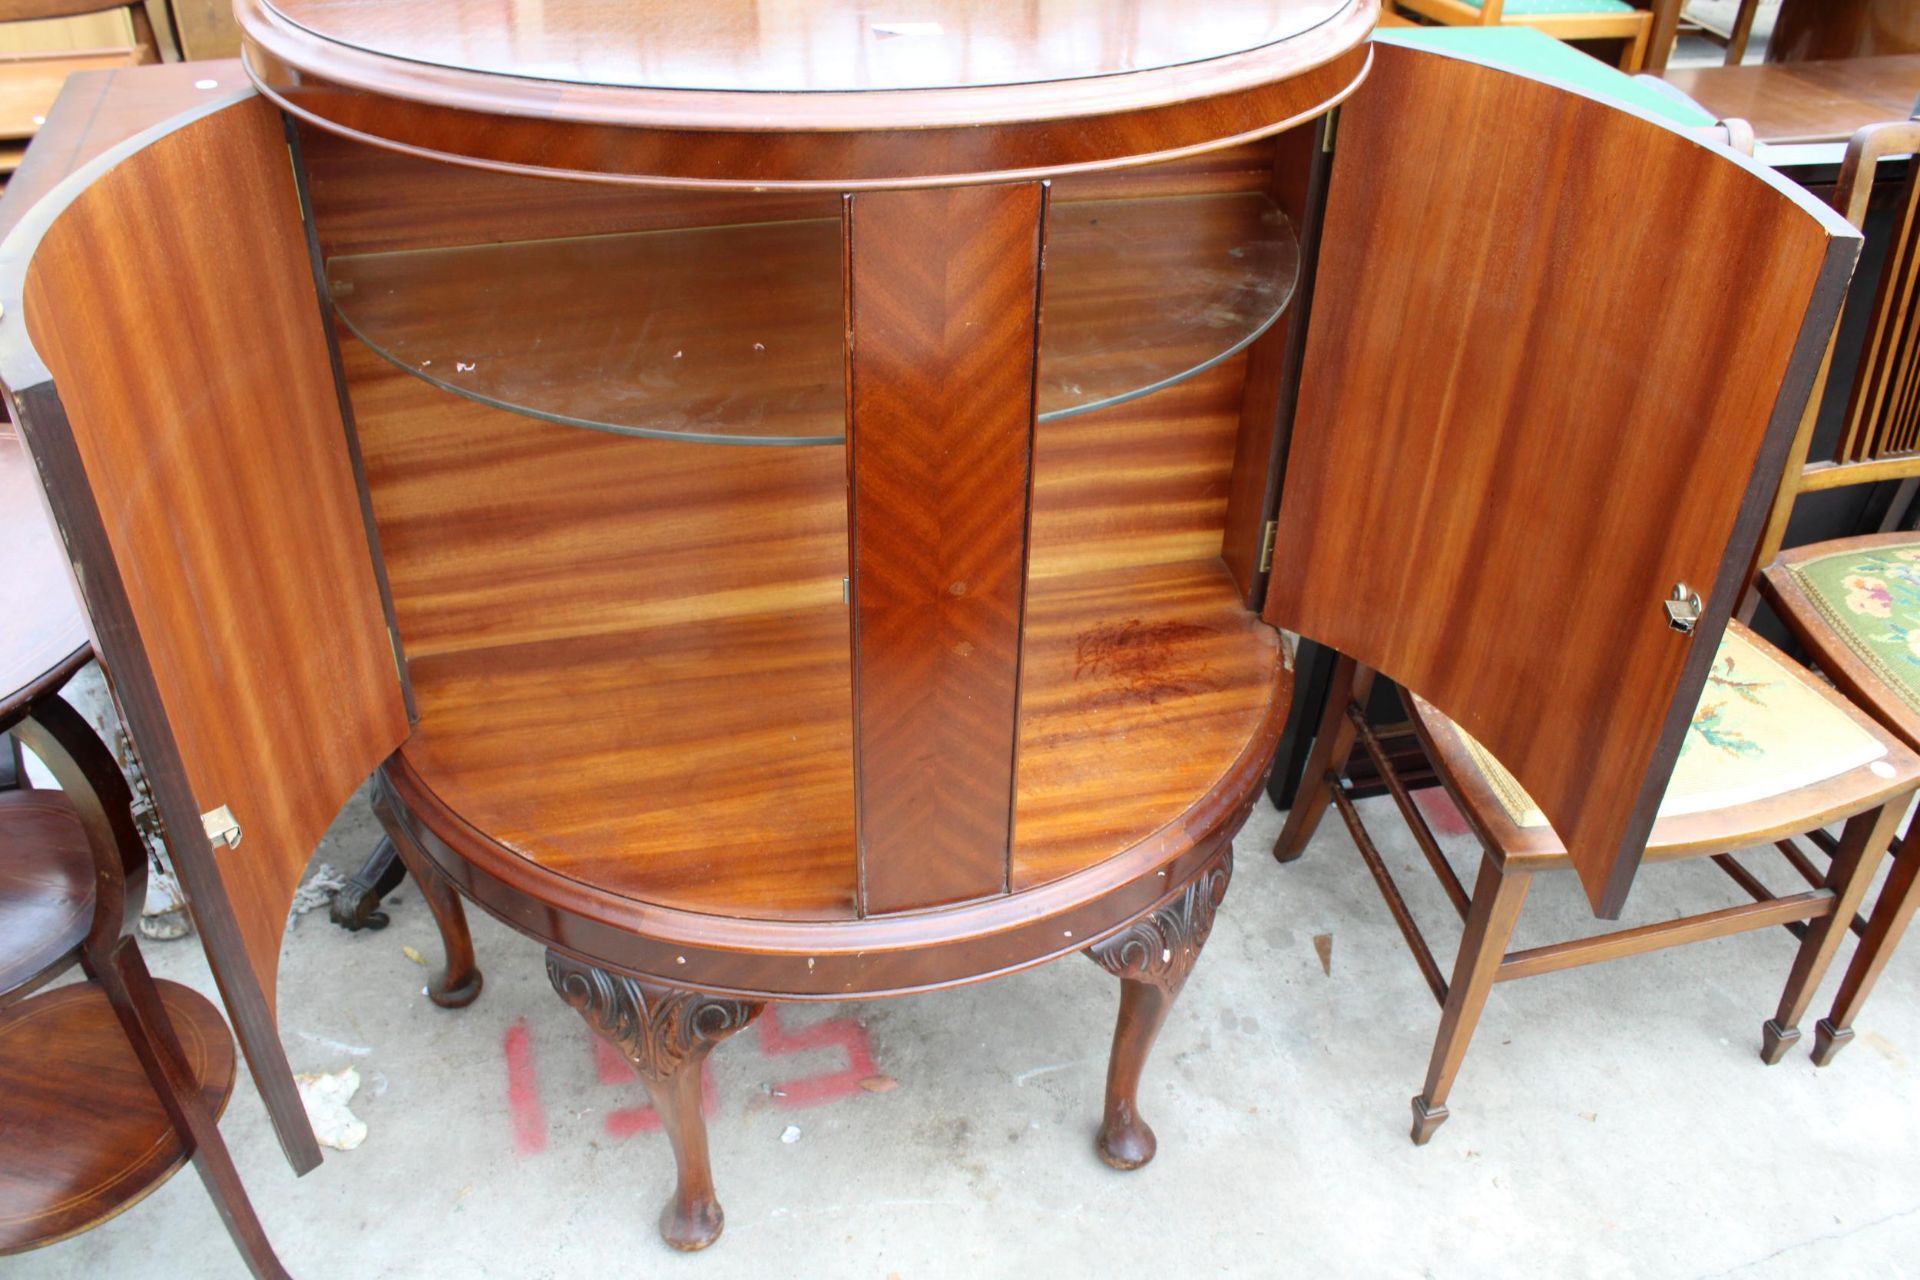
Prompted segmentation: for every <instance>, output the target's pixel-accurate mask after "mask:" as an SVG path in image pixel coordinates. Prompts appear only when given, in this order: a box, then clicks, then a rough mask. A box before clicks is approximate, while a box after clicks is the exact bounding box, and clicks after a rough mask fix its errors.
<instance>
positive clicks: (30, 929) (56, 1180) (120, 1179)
mask: <svg viewBox="0 0 1920 1280" xmlns="http://www.w3.org/2000/svg"><path fill="white" fill-rule="evenodd" d="M9 720H13V721H14V722H13V723H12V724H11V728H12V730H13V732H14V733H15V734H17V735H18V737H19V739H20V740H21V741H23V742H25V743H26V744H27V745H28V746H29V747H30V748H31V749H32V750H33V752H34V754H35V755H37V756H38V757H39V758H40V759H41V760H42V761H43V762H45V764H46V765H47V767H48V769H49V770H50V771H51V772H52V773H53V775H54V777H55V778H56V779H57V780H58V781H59V783H60V788H61V789H60V790H58V791H34V790H28V789H18V790H12V791H6V792H0V1092H4V1093H5V1096H6V1098H7V1104H6V1110H7V1114H6V1122H5V1123H4V1124H0V1254H11V1253H19V1252H23V1251H25V1250H29V1249H35V1248H39V1247H41V1246H43V1245H47V1244H52V1243H54V1242H56V1241H59V1240H64V1239H67V1238H68V1237H70V1236H73V1235H76V1234H78V1233H79V1232H82V1231H85V1230H86V1229H88V1228H89V1227H92V1226H94V1225H97V1224H98V1223H100V1222H104V1221H105V1220H106V1219H108V1218H110V1217H113V1216H114V1215H115V1214H117V1213H119V1212H120V1211H121V1210H123V1209H125V1208H127V1207H128V1206H130V1205H132V1204H134V1203H135V1202H137V1201H139V1200H140V1199H141V1198H143V1197H144V1196H146V1195H147V1194H148V1193H149V1192H150V1191H152V1190H154V1189H155V1188H156V1187H158V1186H159V1185H160V1184H161V1183H163V1182H165V1181H166V1180H167V1179H168V1178H169V1177H171V1176H172V1174H173V1173H174V1172H175V1171H176V1170H177V1169H179V1168H180V1166H181V1165H183V1164H185V1163H186V1162H187V1161H188V1160H189V1159H191V1160H192V1161H193V1163H194V1165H195V1167H197V1168H198V1169H199V1171H200V1177H201V1180H202V1181H204V1182H205V1183H206V1187H207V1191H208V1193H209V1194H210V1195H211V1196H212V1197H213V1201H214V1205H215V1207H216V1208H217V1209H218V1210H219V1211H220V1217H221V1219H222V1220H223V1221H224V1222H225V1223H226V1225H227V1230H228V1232H229V1233H230V1234H231V1235H232V1237H233V1241H234V1244H235V1245H236V1246H237V1247H238V1248H239V1250H240V1253H241V1256H242V1257H243V1258H244V1259H245V1261H246V1263H247V1266H248V1268H249V1270H251V1272H252V1273H253V1274H254V1275H255V1276H270V1277H284V1276H285V1275H286V1272H285V1271H284V1270H283V1269H282V1268H281V1266H280V1262H279V1260H278V1259H277V1258H276V1257H275V1256H274V1252H273V1246H272V1245H271V1243H269V1241H268V1240H267V1236H266V1232H265V1230H264V1229H263V1228H262V1227H261V1225H260V1221H259V1219H258V1218H256V1217H255V1216H254V1212H253V1206H252V1205H251V1203H249V1201H248V1199H247V1193H246V1189H245V1187H243V1186H242V1185H241V1182H240V1175H239V1172H238V1171H237V1170H236V1169H235V1168H234V1165H233V1158H232V1156H230V1155H229V1154H228V1152H227V1148H226V1144H225V1142H224V1141H222V1139H221V1136H220V1129H219V1116H220V1112H221V1111H222V1110H223V1109H224V1108H225V1106H226V1103H227V1100H228V1099H229V1098H230V1097H231V1096H232V1093H233V1084H234V1071H235V1066H236V1062H235V1054H234V1046H233V1038H232V1035H231V1033H230V1032H229V1031H228V1029H227V1024H226V1020H225V1019H224V1018H222V1017H221V1016H220V1011H219V1010H218V1009H217V1008H216V1007H215V1006H214V1005H213V1004H212V1003H211V1002H210V1001H208V1000H207V998H206V997H204V996H202V995H200V994H199V993H198V992H195V991H193V990H191V989H190V988H187V987H183V986H181V985H180V984H179V983H176V982H156V981H155V980H154V978H153V976H152V975H151V974H150V973H149V972H148V971H147V967H146V962H145V961H144V960H143V959H142V957H141V955H140V947H139V942H138V935H137V931H136V926H137V924H138V923H139V919H140V907H141V903H142V901H143V900H144V897H145V886H146V873H147V855H146V845H145V842H144V841H143V840H142V839H141V837H140V835H139V833H138V832H137V830H136V829H135V827H134V822H133V813H132V807H131V801H132V796H131V794H130V793H129V790H128V787H127V784H126V780H125V779H124V778H123V777H122V776H121V774H120V770H119V767H118V765H117V764H116V763H115V762H114V759H113V757H112V755H111V753H110V752H108V750H107V748H106V747H105V745H104V744H102V743H101V742H100V740H99V738H98V737H97V736H95V734H94V733H93V731H92V730H91V729H90V728H89V727H88V726H87V724H86V722H85V721H84V720H83V719H81V717H80V716H79V715H78V714H77V713H76V712H75V711H74V710H73V709H72V708H71V707H69V706H68V705H67V704H66V703H65V702H63V701H62V700H61V699H60V698H59V697H58V696H55V695H52V694H47V695H45V696H41V697H38V698H37V699H35V700H33V701H31V702H30V703H28V704H26V705H24V706H16V707H15V708H13V709H12V714H11V715H8V714H0V727H6V726H7V722H8V721H9ZM10 750H11V748H10V747H9V751H10ZM75 964H79V965H80V966H81V967H82V968H83V969H85V971H86V973H87V976H88V977H89V978H91V979H92V981H91V982H76V983H69V984H67V985H64V986H58V987H55V988H54V989H53V990H51V991H40V988H42V987H44V986H45V985H46V984H47V983H49V982H50V981H52V980H53V979H54V978H55V977H57V976H59V975H60V974H61V973H62V972H64V971H66V970H67V969H70V968H72V967H73V966H74V965H75ZM36 992H39V994H35V993H36Z"/></svg>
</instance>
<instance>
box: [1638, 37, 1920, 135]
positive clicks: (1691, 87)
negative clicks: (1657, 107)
mask: <svg viewBox="0 0 1920 1280" xmlns="http://www.w3.org/2000/svg"><path fill="white" fill-rule="evenodd" d="M1664 78H1665V79H1666V81H1667V83H1668V84H1671V85H1672V86H1673V87H1674V88H1676V89H1678V90H1680V91H1681V92H1682V93H1684V94H1686V95H1687V96H1688V97H1689V98H1692V99H1693V100H1694V101H1695V102H1697V103H1699V104H1700V105H1701V106H1702V107H1705V108H1706V109H1707V110H1708V111H1709V112H1711V113H1712V114H1713V115H1714V117H1715V118H1717V119H1721V120H1728V119H1738V120H1745V121H1747V122H1748V123H1749V124H1751V125H1752V126H1753V133H1754V137H1755V138H1757V139H1758V140H1759V141H1761V142H1767V143H1773V144H1775V145H1779V144H1782V143H1791V142H1845V141H1846V140H1847V139H1848V138H1850V137H1852V136H1853V134H1854V131H1855V130H1857V129H1862V128H1865V127H1866V126H1867V125H1870V124H1876V123H1879V122H1880V121H1883V120H1904V119H1906V118H1907V117H1908V116H1910V115H1912V114H1913V112H1914V109H1915V106H1916V104H1917V103H1920V53H1897V54H1886V55H1883V56H1880V57H1874V58H1845V59H1839V60H1836V61H1831V62H1789V63H1778V64H1776V63H1760V64H1757V65H1754V66H1740V67H1689V68H1687V69H1685V70H1679V71H1668V72H1666V73H1664Z"/></svg>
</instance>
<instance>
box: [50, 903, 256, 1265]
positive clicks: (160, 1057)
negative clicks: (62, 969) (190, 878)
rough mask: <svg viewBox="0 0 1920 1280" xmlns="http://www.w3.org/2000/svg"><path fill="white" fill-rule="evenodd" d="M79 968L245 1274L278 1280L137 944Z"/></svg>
mask: <svg viewBox="0 0 1920 1280" xmlns="http://www.w3.org/2000/svg"><path fill="white" fill-rule="evenodd" d="M84 963H85V967H86V970H87V972H88V974H89V976H91V977H92V978H93V980H94V981H95V982H97V983H99V984H100V986H101V989H102V990H104V991H105V992H106V994H107V1001H108V1003H109V1004H111V1005H112V1006H113V1011H114V1013H115V1015H116V1016H117V1017H118V1018H119V1020H120V1025H121V1027H122V1029H124V1030H125V1031H126V1033H127V1040H128V1042H129V1043H130V1044H132V1046H133V1050H134V1053H135V1055H136V1056H137V1057H138V1058H139V1059H140V1065H141V1066H142V1067H143V1068H144V1069H145V1070H146V1073H147V1078H148V1079H149V1080H151V1081H152V1082H153V1088H154V1092H155V1093H157V1094H158V1095H159V1096H160V1104H161V1106H162V1107H163V1108H164V1109H165V1110H166V1113H167V1118H168V1119H169V1120H171V1121H172V1122H173V1126H174V1128H175V1129H176V1130H177V1131H178V1132H179V1133H180V1134H181V1135H183V1137H184V1138H185V1141H186V1145H187V1147H188V1148H189V1149H190V1150H191V1151H192V1153H193V1166H194V1168H195V1169H196V1170H198V1171H199V1174H200V1181H201V1182H203V1183H205V1184H206V1188H207V1194H208V1196H210V1197H211V1198H212V1200H213V1206H214V1208H215V1209H216V1210H218V1211H219V1214H220V1220H221V1221H222V1222H223V1223H225V1224H226V1228H227V1234H228V1235H229V1236H231V1237H232V1238H233V1243H234V1247H235V1248H237V1249H238V1250H239V1251H240V1256H241V1257H242V1258H243V1259H245V1260H246V1264H247V1270H248V1271H250V1272H252V1273H253V1275H255V1276H256V1277H261V1278H262V1280H285V1277H286V1274H287V1272H286V1269H285V1268H283V1267H282V1266H281V1265H280V1259H279V1258H278V1257H276V1256H275V1254H274V1252H273V1245H272V1243H271V1242H270V1241H269V1240H268V1239H267V1232H266V1228H264V1227H262V1226H261V1225H260V1219H259V1217H258V1216H257V1215H256V1214H255V1213H254V1211H253V1202H252V1201H251V1200H250V1199H248V1198H247V1189H246V1187H245V1186H244V1185H243V1184H242V1183H241V1181H240V1171H239V1170H238V1169H236V1168H234V1165H233V1156H232V1155H231V1154H230V1153H229V1152H228V1151H227V1144H226V1141H225V1140H224V1139H223V1138H222V1137H221V1136H220V1120H219V1117H218V1116H217V1115H215V1114H214V1113H213V1112H212V1111H210V1110H209V1109H208V1108H207V1105H206V1102H205V1100H204V1099H203V1098H202V1096H201V1093H200V1089H199V1086H198V1084H197V1083H196V1082H195V1080H194V1077H193V1069H192V1068H191V1067H190V1066H188V1065H187V1058H186V1055H185V1054H184V1053H183V1052H182V1051H181V1048H180V1042H179V1040H178V1038H177V1037H176V1036H175V1033H174V1030H173V1024H172V1022H171V1020H170V1019H168V1017H167V1012H166V1009H165V1007H164V1006H163V1005H162V1004H161V1002H160V991H159V989H158V988H157V987H155V986H154V983H153V975H152V974H150V973H149V972H148V971H147V964H146V960H145V958H144V957H142V956H141V954H140V948H139V946H138V945H136V944H135V943H134V941H133V940H132V939H126V940H123V941H122V942H121V943H120V944H119V945H118V946H117V947H115V948H114V950H113V951H112V952H111V954H108V955H89V956H86V957H85V959H84Z"/></svg>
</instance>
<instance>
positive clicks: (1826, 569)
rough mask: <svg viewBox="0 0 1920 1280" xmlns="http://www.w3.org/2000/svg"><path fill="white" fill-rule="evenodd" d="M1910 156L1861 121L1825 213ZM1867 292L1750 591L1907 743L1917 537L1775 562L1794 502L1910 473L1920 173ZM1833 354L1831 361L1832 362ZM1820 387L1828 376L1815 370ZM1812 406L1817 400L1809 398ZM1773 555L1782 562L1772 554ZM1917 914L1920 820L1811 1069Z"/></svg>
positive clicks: (1912, 707) (1895, 135)
mask: <svg viewBox="0 0 1920 1280" xmlns="http://www.w3.org/2000/svg"><path fill="white" fill-rule="evenodd" d="M1916 151H1920V122H1909V123H1891V124H1881V125H1874V126H1870V127H1868V128H1866V129H1862V130H1861V131H1860V132H1859V133H1858V134H1857V135H1855V137H1854V139H1853V141H1852V143H1851V144H1850V145H1849V147H1848V149H1847V160H1846V163H1845V165H1844V166H1843V168H1842V171H1841V177H1840V182H1839V184H1838V186H1837V188H1836V190H1835V192H1834V205H1835V207H1836V208H1837V209H1839V210H1840V211H1841V212H1843V213H1844V214H1846V216H1847V217H1848V219H1849V220H1850V221H1852V222H1854V223H1855V224H1856V225H1861V224H1863V223H1864V222H1865V219H1866V216H1867V204H1868V198H1869V195H1870V194H1871V192H1872V189H1873V185H1874V175H1875V171H1876V170H1877V169H1878V168H1879V166H1880V165H1881V164H1882V163H1883V162H1885V161H1887V159H1888V158H1889V157H1906V156H1910V155H1912V154H1913V153H1914V152H1916ZM1907 167H1908V176H1907V179H1906V182H1905V184H1904V186H1903V188H1902V190H1901V196H1900V202H1899V207H1898V210H1897V212H1896V216H1895V219H1894V222H1893V225H1892V228H1891V237H1890V244H1889V247H1888V252H1887V255H1886V262H1885V266H1884V268H1883V270H1882V273H1881V276H1880V279H1879V281H1878V289H1877V291H1876V292H1875V293H1874V294H1873V295H1871V297H1870V298H1869V299H1866V300H1864V305H1867V306H1868V307H1869V308H1870V311H1871V314H1870V317H1869V321H1868V330H1867V340H1866V346H1865V351H1864V354H1863V356H1862V358H1861V361H1860V365H1859V368H1858V371H1857V373H1856V375H1855V378H1854V383H1853V388H1852V393H1851V396H1850V398H1849V401H1848V409H1847V416H1846V419H1845V420H1844V423H1843V425H1842V429H1841V434H1840V439H1839V443H1838V447H1837V448H1836V449H1835V451H1834V453H1833V456H1831V457H1830V458H1827V459H1824V460H1821V461H1817V462H1813V463H1809V462H1808V461H1807V457H1808V455H1809V453H1810V452H1811V451H1812V446H1813V439H1814V429H1815V421H1814V418H1815V415H1814V414H1813V413H1812V412H1809V413H1808V414H1807V416H1806V418H1805V419H1804V420H1803V421H1802V423H1801V427H1800V431H1799V433H1798V434H1797V435H1796V437H1795V439H1794V444H1793V449H1792V451H1791V452H1790V453H1789V455H1788V458H1787V467H1786V473H1785V476H1784V477H1783V479H1782V481H1781V484H1780V491H1779V494H1778V496H1777V497H1776V498H1775V499H1774V506H1773V512H1772V514H1771V516H1770V518H1769V520H1768V524H1767V530H1766V533H1765V534H1764V535H1763V537H1762V539H1761V544H1760V551H1759V554H1758V562H1759V563H1760V564H1762V565H1765V566H1766V567H1765V570H1764V571H1763V572H1762V574H1761V575H1760V578H1759V588H1760V591H1761V594H1762V595H1764V597H1765V598H1766V600H1767V602H1768V603H1769V604H1770V605H1772V606H1773V609H1774V611H1775V612H1776V613H1777V614H1778V615H1779V616H1780V617H1781V618H1782V619H1783V620H1784V621H1785V622H1786V624H1787V627H1788V629H1789V630H1791V631H1792V632H1793V634H1794V637H1795V639H1797V640H1799V642H1800V643H1801V644H1802V645H1803V646H1805V648H1806V650H1807V652H1808V653H1809V654H1811V655H1812V657H1813V660H1814V662H1815V663H1816V664H1817V665H1818V666H1819V668H1820V670H1821V671H1823V672H1825V673H1826V674H1827V675H1828V676H1829V677H1831V678H1832V680H1833V682H1834V683H1835V684H1836V685H1838V686H1839V687H1840V688H1841V689H1842V690H1844V691H1845V692H1846V694H1847V696H1848V697H1850V698H1852V699H1853V700H1854V701H1855V702H1856V703H1858V704H1859V705H1860V706H1862V707H1864V708H1866V710H1867V711H1869V712H1870V713H1871V714H1872V715H1873V716H1874V718H1875V719H1876V720H1878V721H1879V722H1880V723H1881V724H1883V725H1885V726H1886V727H1887V729H1888V730H1889V731H1890V732H1892V733H1894V734H1895V735H1897V736H1898V737H1899V738H1900V739H1901V740H1902V741H1904V742H1906V743H1907V744H1908V745H1909V746H1914V745H1920V680H1916V679H1915V676H1914V673H1913V670H1912V669H1913V668H1916V666H1920V659H1916V658H1915V657H1914V656H1913V652H1914V651H1913V650H1912V649H1911V647H1910V646H1908V645H1907V644H1905V643H1904V641H1905V639H1906V637H1907V636H1908V635H1909V634H1911V633H1912V632H1913V630H1914V628H1915V627H1916V626H1920V582H1917V581H1916V579H1915V577H1914V576H1913V571H1912V570H1911V569H1909V568H1908V566H1909V565H1911V564H1915V563H1920V534H1915V533H1912V532H1904V533H1903V532H1898V531H1893V532H1883V533H1879V534H1867V535H1864V536H1861V537H1854V538H1842V539H1835V540H1828V541H1824V542H1816V543H1811V544H1808V545H1804V546H1798V547H1794V548H1793V549H1791V550H1789V551H1786V552H1784V553H1779V549H1780V545H1781V543H1782V541H1783V540H1784V539H1785V537H1786V534H1787V527H1788V521H1789V519H1790V517H1791V516H1792V512H1793V507H1794V504H1795V502H1796V500H1797V499H1798V498H1799V497H1800V495H1801V494H1803V493H1807V492H1818V491H1822V490H1829V489H1834V488H1838V487H1841V486H1844V485H1852V484H1867V483H1873V482H1875V481H1883V480H1892V479H1898V480H1902V481H1905V482H1907V483H1908V484H1909V485H1911V484H1912V482H1913V477H1916V476H1920V450H1917V449H1916V427H1917V426H1920V409H1917V408H1916V404H1915V393H1914V387H1915V385H1916V384H1917V383H1920V296H1917V295H1916V292H1915V288H1914V280H1915V269H1916V264H1917V263H1920V169H1917V168H1916V167H1915V166H1914V165H1912V163H1911V162H1909V163H1908V166H1907ZM1829 358H1831V353H1829ZM1821 376H1822V382H1824V381H1825V376H1826V369H1825V367H1824V366H1823V367H1822V370H1821ZM1817 399H1818V397H1817V396H1816V401H1817ZM1776 553H1779V554H1776ZM1917 907H1920V824H1913V825H1911V826H1910V827H1909V829H1908V832H1907V834H1906V836H1905V837H1904V838H1903V840H1902V841H1901V842H1900V846H1899V848H1898V849H1897V850H1896V856H1895V861H1894V865H1893V868H1892V870H1891V871H1890V872H1889V873H1888V875H1887V883H1886V886H1885V887H1884V888H1883V889H1882V890H1881V893H1880V897H1879V900H1878V902H1877V903H1876V904H1875V906H1874V909H1873V914H1872V916H1871V917H1870V918H1869V919H1868V921H1867V922H1866V925H1865V927H1864V929H1862V930H1861V933H1862V938H1861V943H1860V948H1859V950H1858V951H1857V952H1856V953H1855V955H1854V957H1853V961H1852V963H1851V964H1850V965H1849V966H1848V968H1847V972H1846V976H1845V977H1844V978H1843V979H1842V981H1841V984H1840V990H1839V993H1838V995H1837V996H1836V997H1835V1000H1834V1005H1833V1010H1832V1012H1831V1013H1829V1014H1828V1016H1827V1017H1825V1018H1823V1019H1821V1020H1820V1022H1819V1024H1818V1025H1817V1027H1816V1033H1815V1046H1814V1061H1815V1062H1816V1063H1819V1064H1820V1065H1823V1066H1824V1065H1825V1064H1826V1063H1828V1062H1829V1061H1831V1060H1832V1058H1833V1056H1834V1054H1836V1053H1838V1052H1839V1051H1840V1049H1842V1048H1843V1047H1845V1045H1846V1044H1847V1042H1848V1041H1850V1040H1851V1039H1852V1038H1853V1020H1854V1018H1855V1017H1856V1016H1857V1015H1858V1014H1859V1011H1860V1006H1861V1005H1862V1004H1863V1003H1864V1002H1865V1000H1866V998H1867V995H1868V993H1869V992H1870V991H1872V989H1873V985H1874V982H1875V981H1876V980H1877V979H1878V978H1879V976H1880V972H1881V970H1882V969H1884V968H1885V967H1886V963H1887V961H1888V959H1890V958H1891V957H1892V955H1893V950H1894V948H1895V947H1896V946H1897V945H1898V944H1899V942H1900V938H1901V936H1902V935H1903V934H1904V932H1905V930H1906V927H1907V925H1908V924H1909V923H1910V922H1911V921H1912V919H1913V914H1914V911H1915V909H1916V908H1917Z"/></svg>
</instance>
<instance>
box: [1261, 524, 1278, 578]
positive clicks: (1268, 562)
mask: <svg viewBox="0 0 1920 1280" xmlns="http://www.w3.org/2000/svg"><path fill="white" fill-rule="evenodd" d="M1279 532H1280V522H1279V521H1278V520H1269V521H1267V527H1266V528H1265V529H1263V530H1261V531H1260V572H1261V573H1270V572H1272V571H1273V539H1274V536H1275V535H1276V534H1278V533H1279Z"/></svg>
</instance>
